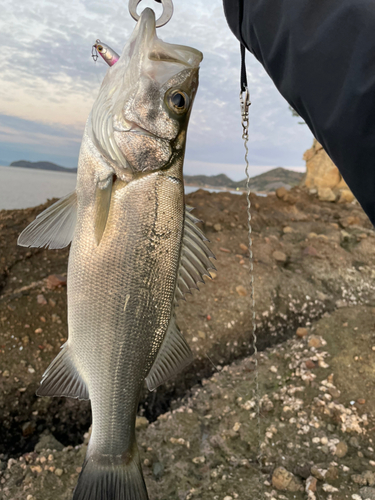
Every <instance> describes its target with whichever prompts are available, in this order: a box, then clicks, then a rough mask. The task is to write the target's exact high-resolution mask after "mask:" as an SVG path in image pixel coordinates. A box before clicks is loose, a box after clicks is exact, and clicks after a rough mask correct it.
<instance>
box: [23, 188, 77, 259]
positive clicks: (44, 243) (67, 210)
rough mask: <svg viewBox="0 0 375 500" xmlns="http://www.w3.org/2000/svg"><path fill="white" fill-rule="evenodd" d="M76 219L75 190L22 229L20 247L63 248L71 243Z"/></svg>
mask: <svg viewBox="0 0 375 500" xmlns="http://www.w3.org/2000/svg"><path fill="white" fill-rule="evenodd" d="M76 221H77V195H76V192H75V191H73V193H70V194H68V195H67V196H64V197H63V198H60V200H59V201H57V202H56V203H54V204H53V205H51V206H50V207H48V208H47V209H46V210H44V212H42V213H41V214H39V215H38V216H37V218H36V219H35V220H34V221H33V222H32V223H31V224H29V225H28V226H27V228H26V229H24V230H23V231H22V233H21V234H20V236H19V237H18V241H17V243H18V245H20V246H21V247H37V248H41V247H46V248H51V249H57V248H64V247H66V246H67V245H69V243H71V241H72V239H73V235H74V230H75V226H76Z"/></svg>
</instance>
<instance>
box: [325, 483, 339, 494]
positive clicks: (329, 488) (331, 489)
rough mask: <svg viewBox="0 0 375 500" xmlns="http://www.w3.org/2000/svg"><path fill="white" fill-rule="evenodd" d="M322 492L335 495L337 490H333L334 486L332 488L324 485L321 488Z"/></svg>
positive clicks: (329, 485) (326, 484)
mask: <svg viewBox="0 0 375 500" xmlns="http://www.w3.org/2000/svg"><path fill="white" fill-rule="evenodd" d="M322 488H323V491H325V492H327V493H336V492H337V491H339V490H338V488H335V487H334V486H332V485H331V484H328V483H324V484H323V486H322Z"/></svg>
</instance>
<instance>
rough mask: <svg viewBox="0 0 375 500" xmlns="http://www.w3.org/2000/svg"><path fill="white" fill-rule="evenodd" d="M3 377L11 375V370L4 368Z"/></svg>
mask: <svg viewBox="0 0 375 500" xmlns="http://www.w3.org/2000/svg"><path fill="white" fill-rule="evenodd" d="M3 377H4V378H8V377H9V370H4V371H3Z"/></svg>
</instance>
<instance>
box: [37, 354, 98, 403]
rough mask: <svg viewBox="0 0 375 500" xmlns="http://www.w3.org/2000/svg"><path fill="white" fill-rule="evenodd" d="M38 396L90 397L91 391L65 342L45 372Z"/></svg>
mask: <svg viewBox="0 0 375 500" xmlns="http://www.w3.org/2000/svg"><path fill="white" fill-rule="evenodd" d="M36 394H37V396H66V397H69V398H76V399H90V398H89V391H88V389H87V386H86V384H85V382H84V381H83V379H82V377H81V375H80V373H79V371H78V369H77V368H76V366H75V363H74V360H73V359H72V356H71V352H70V349H69V346H68V345H67V344H64V345H63V346H62V348H61V351H60V352H59V354H58V355H57V356H56V358H55V359H54V360H53V361H52V363H51V364H50V365H49V367H48V368H47V370H46V371H45V372H44V374H43V377H42V381H41V382H40V386H39V388H38V390H37V391H36Z"/></svg>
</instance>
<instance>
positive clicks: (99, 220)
mask: <svg viewBox="0 0 375 500" xmlns="http://www.w3.org/2000/svg"><path fill="white" fill-rule="evenodd" d="M112 186H113V175H112V174H111V175H110V176H108V177H107V179H105V180H104V181H99V182H98V183H97V185H96V192H95V239H96V243H97V245H99V243H100V241H101V239H102V237H103V233H104V230H105V226H106V224H107V219H108V214H109V208H110V206H111V196H112Z"/></svg>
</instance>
